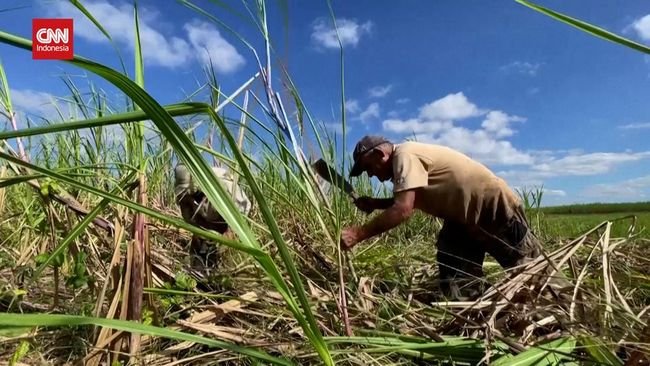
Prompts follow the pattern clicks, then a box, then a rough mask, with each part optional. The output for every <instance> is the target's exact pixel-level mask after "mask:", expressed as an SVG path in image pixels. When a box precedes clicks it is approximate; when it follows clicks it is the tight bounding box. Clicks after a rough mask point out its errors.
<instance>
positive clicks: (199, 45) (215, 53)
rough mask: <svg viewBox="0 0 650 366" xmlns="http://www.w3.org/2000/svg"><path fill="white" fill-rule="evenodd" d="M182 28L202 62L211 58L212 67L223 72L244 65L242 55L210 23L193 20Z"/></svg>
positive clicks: (231, 70) (206, 62) (207, 62)
mask: <svg viewBox="0 0 650 366" xmlns="http://www.w3.org/2000/svg"><path fill="white" fill-rule="evenodd" d="M183 28H184V29H185V31H186V32H187V36H188V38H189V40H190V43H191V44H192V47H193V48H194V52H195V54H196V55H197V56H198V57H199V59H200V60H201V62H202V63H204V64H209V63H210V59H212V65H213V67H214V68H215V69H216V70H217V71H221V72H223V73H230V72H233V71H235V70H237V69H239V68H240V67H241V66H243V65H244V63H245V60H244V58H243V57H242V55H240V54H239V52H237V50H236V49H235V47H233V45H231V44H230V43H228V41H226V40H225V39H224V38H223V37H222V36H221V34H220V33H219V31H218V30H217V29H216V28H215V27H214V26H212V25H211V24H209V23H206V22H201V21H193V22H191V23H188V24H185V25H184V26H183Z"/></svg>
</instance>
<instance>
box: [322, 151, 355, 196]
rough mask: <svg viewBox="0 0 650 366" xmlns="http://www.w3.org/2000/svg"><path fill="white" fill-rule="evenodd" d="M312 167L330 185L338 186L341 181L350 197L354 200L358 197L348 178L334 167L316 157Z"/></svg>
mask: <svg viewBox="0 0 650 366" xmlns="http://www.w3.org/2000/svg"><path fill="white" fill-rule="evenodd" d="M312 168H314V170H315V171H316V173H318V175H319V176H321V178H323V179H325V181H327V182H328V183H330V184H331V185H334V186H337V187H338V186H339V184H341V183H343V191H344V192H345V193H347V194H348V195H349V196H350V197H352V200H354V201H356V200H357V199H358V198H359V196H358V195H357V193H356V192H355V191H354V188H352V184H350V182H348V180H347V179H345V178H344V177H343V176H342V175H341V174H339V173H338V172H337V171H336V170H335V169H334V168H332V167H331V166H329V165H328V164H327V163H326V162H325V160H323V159H318V161H317V162H315V163H313V164H312Z"/></svg>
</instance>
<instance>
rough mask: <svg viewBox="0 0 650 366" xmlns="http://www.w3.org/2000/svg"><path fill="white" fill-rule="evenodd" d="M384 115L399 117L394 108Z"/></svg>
mask: <svg viewBox="0 0 650 366" xmlns="http://www.w3.org/2000/svg"><path fill="white" fill-rule="evenodd" d="M386 115H387V116H388V117H390V118H397V117H399V112H398V111H396V110H390V111H388V113H386Z"/></svg>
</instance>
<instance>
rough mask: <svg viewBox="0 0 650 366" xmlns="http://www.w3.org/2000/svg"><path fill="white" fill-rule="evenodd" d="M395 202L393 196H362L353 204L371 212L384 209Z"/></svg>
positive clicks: (366, 211)
mask: <svg viewBox="0 0 650 366" xmlns="http://www.w3.org/2000/svg"><path fill="white" fill-rule="evenodd" d="M394 203H395V199H394V198H374V197H368V196H363V197H359V198H357V199H356V200H355V201H354V205H355V206H357V208H358V209H359V210H361V211H363V212H365V213H372V211H374V210H385V209H387V208H389V207H391V206H392V205H393V204H394Z"/></svg>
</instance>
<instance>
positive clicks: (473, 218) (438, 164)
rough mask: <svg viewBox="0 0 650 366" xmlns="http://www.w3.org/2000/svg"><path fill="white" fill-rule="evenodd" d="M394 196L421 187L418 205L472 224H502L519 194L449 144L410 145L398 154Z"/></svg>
mask: <svg viewBox="0 0 650 366" xmlns="http://www.w3.org/2000/svg"><path fill="white" fill-rule="evenodd" d="M393 174H394V176H393V192H395V193H397V192H400V191H404V190H409V189H413V188H417V190H416V196H415V207H416V208H417V209H419V210H421V211H424V212H426V213H429V214H431V215H433V216H437V217H440V218H442V219H448V220H452V221H455V222H458V223H462V224H468V225H475V224H476V225H479V224H480V225H481V226H485V225H489V226H491V225H495V224H496V225H499V224H500V223H505V222H506V221H507V219H508V218H510V217H511V216H512V215H513V214H514V209H515V208H516V207H517V206H518V205H519V204H520V201H519V198H518V196H517V195H516V194H515V193H514V192H513V191H512V190H511V189H510V187H508V185H507V184H506V182H505V181H504V180H503V179H501V178H499V177H497V176H496V175H495V174H494V173H492V172H491V171H490V170H489V169H488V168H487V167H485V166H484V165H483V164H481V163H479V162H477V161H475V160H472V159H470V158H469V157H468V156H466V155H464V154H462V153H460V152H458V151H455V150H453V149H450V148H448V147H445V146H439V145H431V144H424V143H419V142H405V143H402V144H397V145H395V148H394V153H393Z"/></svg>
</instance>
